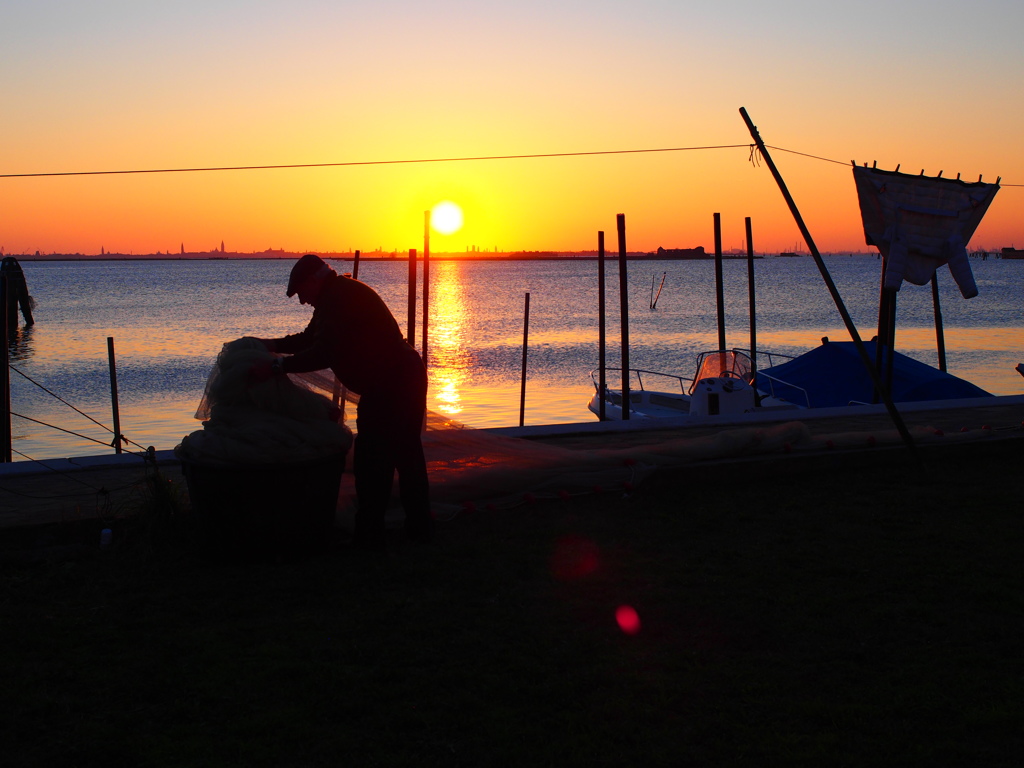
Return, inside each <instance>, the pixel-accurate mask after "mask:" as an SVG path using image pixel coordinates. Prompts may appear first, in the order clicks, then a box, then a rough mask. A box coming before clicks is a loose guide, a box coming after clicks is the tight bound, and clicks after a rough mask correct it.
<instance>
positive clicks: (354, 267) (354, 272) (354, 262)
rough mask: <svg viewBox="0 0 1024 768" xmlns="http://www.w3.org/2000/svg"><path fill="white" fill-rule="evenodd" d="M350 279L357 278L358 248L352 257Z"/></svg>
mask: <svg viewBox="0 0 1024 768" xmlns="http://www.w3.org/2000/svg"><path fill="white" fill-rule="evenodd" d="M352 279H353V280H358V279H359V249H358V248H357V249H356V254H355V256H354V257H353V259H352Z"/></svg>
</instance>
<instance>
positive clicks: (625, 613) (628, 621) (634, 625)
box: [615, 605, 640, 635]
mask: <svg viewBox="0 0 1024 768" xmlns="http://www.w3.org/2000/svg"><path fill="white" fill-rule="evenodd" d="M615 621H616V622H617V623H618V625H619V629H621V630H622V631H623V632H625V633H626V634H627V635H635V634H636V633H637V632H639V631H640V616H639V615H637V612H636V609H635V608H633V606H631V605H620V606H619V607H618V608H616V609H615Z"/></svg>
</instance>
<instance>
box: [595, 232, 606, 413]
mask: <svg viewBox="0 0 1024 768" xmlns="http://www.w3.org/2000/svg"><path fill="white" fill-rule="evenodd" d="M605 343H606V339H605V304H604V232H603V231H601V232H598V233H597V371H598V374H597V389H598V405H597V410H598V413H597V418H598V419H599V420H600V421H604V419H605V416H607V415H608V414H607V409H606V407H605V397H604V393H605V392H606V391H607V390H608V371H607V365H606V361H605Z"/></svg>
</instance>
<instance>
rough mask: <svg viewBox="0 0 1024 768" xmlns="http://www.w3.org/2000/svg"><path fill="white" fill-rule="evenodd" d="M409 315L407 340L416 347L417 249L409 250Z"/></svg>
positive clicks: (406, 332) (411, 345)
mask: <svg viewBox="0 0 1024 768" xmlns="http://www.w3.org/2000/svg"><path fill="white" fill-rule="evenodd" d="M408 309H409V313H408V317H407V319H406V324H405V327H406V331H405V335H406V340H407V341H408V342H409V346H410V347H415V346H416V249H415V248H410V249H409V305H408Z"/></svg>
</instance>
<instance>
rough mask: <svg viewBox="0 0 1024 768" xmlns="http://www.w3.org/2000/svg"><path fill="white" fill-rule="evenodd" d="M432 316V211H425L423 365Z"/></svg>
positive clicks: (425, 359)
mask: <svg viewBox="0 0 1024 768" xmlns="http://www.w3.org/2000/svg"><path fill="white" fill-rule="evenodd" d="M429 317H430V211H424V212H423V365H426V364H427V326H428V325H429V320H428V318H429Z"/></svg>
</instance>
